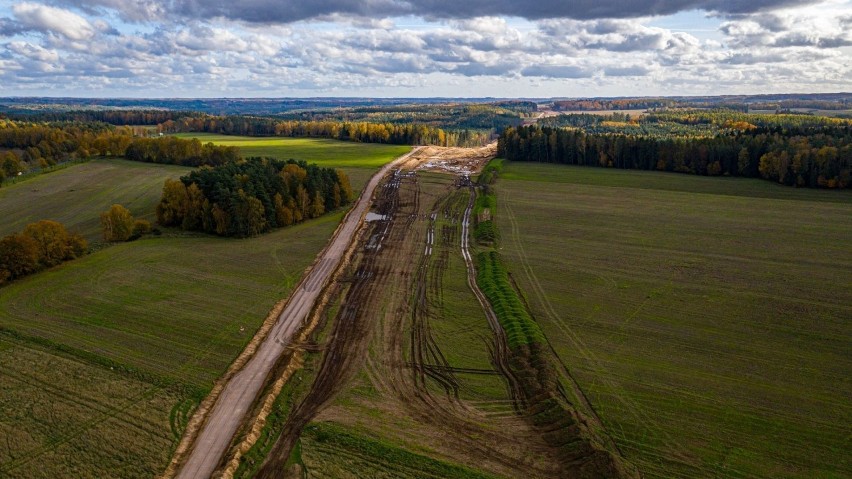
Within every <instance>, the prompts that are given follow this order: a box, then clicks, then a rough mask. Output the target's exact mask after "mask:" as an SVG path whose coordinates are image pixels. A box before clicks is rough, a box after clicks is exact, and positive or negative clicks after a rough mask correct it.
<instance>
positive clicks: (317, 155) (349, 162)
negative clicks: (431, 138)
mask: <svg viewBox="0 0 852 479" xmlns="http://www.w3.org/2000/svg"><path fill="white" fill-rule="evenodd" d="M175 136H178V137H181V138H198V139H199V140H201V141H202V142H203V143H207V142H213V143H215V144H217V145H225V146H236V147H238V148H239V149H240V154H241V155H242V156H244V157H250V156H271V157H273V158H281V159H284V160H287V159H290V158H292V159H296V160H305V161H307V162H308V163H316V164H318V165H319V166H323V167H327V168H341V169H343V170H344V171H346V173H347V174H348V175H349V177H350V180H351V182H352V188H354V189H355V190H361V189H362V188H363V187H364V185H365V184H366V183H367V180H368V179H369V178H370V176H372V174H373V172H374V171H375V170H376V169H377V168H379V167H381V166H382V165H384V164H386V163H388V162H389V161H391V160H393V159H394V158H396V157H398V156H400V155H403V154H405V153H407V152H409V151H410V150H411V147H410V146H406V145H382V144H378V143H355V142H351V141H336V140H325V139H320V138H269V137H250V136H229V135H214V134H211V133H179V134H177V135H175Z"/></svg>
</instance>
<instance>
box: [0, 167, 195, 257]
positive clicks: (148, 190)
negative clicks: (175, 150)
mask: <svg viewBox="0 0 852 479" xmlns="http://www.w3.org/2000/svg"><path fill="white" fill-rule="evenodd" d="M190 171H191V169H190V168H185V167H182V166H171V165H151V164H147V163H136V162H133V161H126V160H118V159H98V160H91V161H88V162H86V163H82V164H79V165H73V166H70V167H68V168H64V169H61V170H58V171H55V172H51V173H45V174H42V175H38V176H34V177H32V178H29V179H26V180H24V181H20V182H18V183H14V184H10V185H6V186H3V187H2V188H0V211H2V212H3V213H2V214H3V217H2V218H0V236H5V235H7V234H11V233H15V232H18V231H21V230H23V229H24V226H26V225H27V223H34V222H36V221H39V220H44V219H49V220H54V221H58V222H60V223H62V224H64V225H65V226H66V227H67V228H68V229H69V230H70V231H73V232H77V233H80V234H82V235H83V236H85V237H86V239H87V240H89V241H90V242H91V241H97V240H100V239H101V222H100V217H99V215H100V213H101V212H102V211H106V210H108V209H109V207H110V206H112V205H113V204H114V203H119V204H121V205H123V206H125V207H126V208H128V209H129V210H130V211H131V212H132V213H133V214H134V215H135V216H136V217H138V218H145V219H147V220H149V221H151V222H153V221H154V220H155V219H156V218H155V216H154V207H155V206H156V205H157V202H159V201H160V196H161V195H162V192H163V182H164V181H166V179H169V178H178V177H180V176H182V175H185V174H187V173H189V172H190Z"/></svg>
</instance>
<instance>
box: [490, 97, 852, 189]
mask: <svg viewBox="0 0 852 479" xmlns="http://www.w3.org/2000/svg"><path fill="white" fill-rule="evenodd" d="M623 119H624V118H622V117H619V120H623ZM584 121H589V125H588V126H589V129H588V130H587V129H585V128H584V127H564V128H559V127H548V126H539V125H531V126H524V127H519V128H508V129H506V130H505V131H504V132H503V134H502V135H501V136H500V139H499V142H498V148H499V152H500V154H501V155H502V156H504V157H505V158H507V159H509V160H512V161H537V162H546V163H561V164H570V165H586V166H601V167H610V168H622V169H639V170H660V171H674V172H680V173H689V174H696V175H709V176H716V175H728V176H743V177H752V178H764V179H767V180H771V181H775V182H778V183H781V184H784V185H790V186H800V187H812V188H850V187H852V121H849V120H841V119H836V118H824V117H812V116H803V115H746V114H738V113H735V112H729V111H709V112H708V111H681V112H670V113H663V114H660V115H657V116H654V115H649V116H648V117H647V118H646V119H643V120H642V121H628V122H624V121H612V120H606V119H604V120H600V121H599V120H594V121H592V120H591V119H589V118H581V119H580V120H579V121H578V122H577V123H578V124H581V123H583V122H584ZM607 122H608V124H607ZM643 123H644V124H647V125H652V128H645V129H643V128H641V125H642V124H643ZM600 125H603V126H604V127H605V128H608V130H606V131H600V130H596V128H597V127H598V126H600ZM702 125H703V126H704V127H703V128H698V127H701V126H702ZM693 127H695V128H696V130H695V131H694V132H693V133H690V129H691V128H693ZM589 130H590V131H589Z"/></svg>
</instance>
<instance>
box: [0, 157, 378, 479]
mask: <svg viewBox="0 0 852 479" xmlns="http://www.w3.org/2000/svg"><path fill="white" fill-rule="evenodd" d="M187 171H189V170H188V169H186V168H177V167H169V166H163V165H148V164H140V163H132V162H126V161H120V160H93V161H91V162H88V163H84V164H80V165H75V166H70V167H68V168H65V169H62V170H59V171H56V172H53V173H49V174H45V175H41V176H39V177H35V178H33V179H31V180H27V181H22V182H20V183H18V184H15V185H11V186H9V187H8V188H7V187H4V188H2V189H0V205H2V208H3V210H4V212H5V211H10V214H8V215H4V216H2V217H0V228H2V229H0V231H4V232H5V231H15V230H18V229H20V227H22V226H20V227H19V226H18V223H21V224H23V223H26V222H28V221H31V219H30V218H29V217H28V216H27V215H32V218H34V219H41V218H45V217H47V218H53V219H57V220H59V221H62V222H63V223H65V224H66V225H68V226H69V227H71V228H72V229H76V230H77V231H82V232H84V233H85V234H87V236H89V237H90V238H91V237H94V238H95V239H96V238H97V237H98V236H99V234H100V233H99V229H100V228H99V225H97V223H98V220H97V218H98V214H99V213H100V211H102V210H103V209H106V208H107V207H108V206H109V205H110V204H112V203H114V202H120V203H122V204H125V205H126V206H128V207H130V208H131V210H132V211H133V212H134V213H135V214H136V215H137V216H141V217H149V218H153V210H154V205H155V204H156V201H157V200H158V199H159V197H160V194H161V190H162V183H163V181H164V180H165V178H169V177H177V176H180V175H182V174H184V173H185V172H187ZM365 171H366V170H365ZM72 190H73V191H72ZM24 210H26V211H29V213H27V212H25V211H24ZM342 215H343V211H339V212H336V213H331V214H328V215H326V216H324V217H321V218H318V219H315V220H311V221H309V222H306V223H302V224H299V225H296V226H293V227H288V228H282V229H279V230H276V231H274V232H272V233H269V234H266V235H263V236H260V237H257V238H251V239H244V240H234V239H226V238H218V237H212V236H203V235H195V234H185V233H175V232H171V231H167V232H166V234H164V235H163V236H160V237H147V238H143V239H140V240H137V241H134V242H131V243H122V244H116V245H112V246H109V247H107V248H103V249H99V250H97V251H95V252H94V253H92V254H90V255H87V256H85V257H83V258H80V259H77V260H74V261H71V262H68V263H65V264H63V265H61V266H58V267H56V268H52V269H50V270H47V271H44V272H41V273H38V274H36V275H33V276H30V277H27V278H24V279H21V280H19V281H16V282H14V283H12V284H10V285H7V286H5V287H3V288H0V417H2V420H0V440H3V444H4V446H3V447H0V476H2V477H7V476H11V477H140V478H142V477H152V476H154V475H156V474H158V473H159V472H161V471H162V470H163V468H164V467H165V466H166V463H167V462H168V460H169V458H170V454H171V451H172V448H173V447H174V446H175V445H176V443H177V441H178V440H179V438H180V436H181V434H182V432H183V427H184V424H185V421H186V419H187V416H188V415H189V414H190V413H191V412H192V409H193V408H194V407H195V405H196V404H197V401H198V400H199V398H200V397H201V396H202V395H203V394H205V393H206V392H207V391H208V390H209V388H210V386H211V385H212V384H213V382H214V381H215V380H216V378H218V377H219V376H220V375H221V374H222V373H223V372H224V371H225V370H226V368H227V367H228V365H229V364H230V363H231V362H232V361H233V359H234V358H235V357H236V356H237V355H238V354H239V352H240V351H241V350H242V349H243V348H244V346H245V344H246V343H247V342H248V341H249V340H250V338H251V337H252V336H253V334H254V333H255V331H256V330H257V328H258V327H259V325H260V324H261V322H262V321H263V320H264V318H265V317H266V315H267V314H268V312H269V310H270V309H271V308H272V306H273V305H274V304H275V303H276V302H277V301H279V300H281V299H283V298H285V297H286V296H287V295H288V294H289V292H290V291H291V289H292V287H293V286H294V285H295V283H296V282H297V281H298V279H299V278H300V277H301V275H302V274H303V272H304V270H305V268H306V267H307V266H308V265H309V264H310V263H311V262H312V261H313V259H314V258H315V256H316V254H317V253H318V252H319V251H320V250H321V249H322V248H323V247H324V246H325V244H326V242H327V241H328V238H329V237H330V236H331V234H332V232H333V231H334V229H335V228H336V227H337V224H338V223H339V221H340V219H341V217H342ZM90 218H94V223H92V220H91V219H90ZM87 225H88V226H87Z"/></svg>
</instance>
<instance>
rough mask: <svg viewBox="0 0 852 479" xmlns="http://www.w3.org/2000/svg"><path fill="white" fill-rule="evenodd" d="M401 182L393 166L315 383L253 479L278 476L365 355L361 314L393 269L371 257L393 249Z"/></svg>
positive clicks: (366, 326) (367, 324)
mask: <svg viewBox="0 0 852 479" xmlns="http://www.w3.org/2000/svg"><path fill="white" fill-rule="evenodd" d="M402 182H403V179H402V178H401V175H400V172H399V170H395V171H393V172H392V173H391V175H390V177H389V179H388V180H387V181H386V182H385V183H384V184H383V185H382V187H381V188H380V189H379V196H378V198H377V199H376V200H375V208H374V209H375V210H377V212H378V214H380V215H381V216H382V217H383V219H381V220H378V221H373V222H371V223H370V224H368V225H367V226H365V227H364V228H363V230H362V231H361V232H360V236H359V237H360V241H359V242H360V243H361V244H364V245H365V246H364V247H363V248H362V249H361V251H360V252H359V254H358V256H359V257H358V261H357V262H356V264H357V266H356V267H355V271H354V273H353V275H352V280H351V283H350V286H349V288H348V290H347V291H346V293H345V299H344V301H343V303H342V306H341V309H340V311H339V312H338V314H337V317H336V318H335V321H334V325H333V327H332V331H331V335H330V338H329V340H328V343H327V345H326V350H325V354H324V355H323V358H322V362H321V364H320V367H319V370H318V372H317V374H316V378H315V379H314V383H313V385H312V386H311V389H310V391H309V392H308V394H307V396H305V398H304V399H303V400H302V401H301V402H300V403H299V404H298V405H297V406H296V407H295V408H294V410H293V412H292V413H291V415H290V417H289V418H288V420H287V422H286V424H285V425H284V429H283V431H282V433H281V436H280V438H279V439H278V441H277V442H276V444H275V446H274V447H273V449H272V451H271V452H270V454H269V456H268V458H267V461H266V462H265V463H264V465H263V466H262V467H261V469H260V471H258V475H257V477H258V478H275V477H280V475H281V473H282V470H283V467H282V465H283V464H286V462H287V459H288V458H289V456H290V451H291V450H292V448H293V446H294V445H295V441H296V440H297V439H298V438H299V436H300V435H301V432H302V429H303V428H304V427H305V426H306V425H307V424H308V423H309V422H310V421H311V419H313V418H314V417H315V416H316V415H317V413H318V412H319V411H320V410H321V409H322V408H323V407H324V406H325V405H326V404H328V402H329V401H331V399H333V398H334V396H335V395H336V394H337V393H338V392H339V391H340V390H341V389H342V388H343V387H344V385H345V384H346V383H347V382H348V381H349V379H351V377H352V375H354V374H355V372H356V371H357V369H358V366H360V364H361V362H362V360H363V358H364V356H365V353H366V348H367V346H368V344H369V337H370V334H371V331H372V329H373V321H372V320H373V318H371V317H370V315H368V314H366V313H367V312H368V311H369V307H370V305H372V304H373V303H374V302H375V300H376V294H377V292H379V291H380V290H379V288H376V287H374V283H377V282H381V281H383V280H387V277H388V275H389V274H390V273H392V270H391V269H390V268H388V267H387V266H383V265H380V264H377V261H376V260H377V258H378V257H379V256H384V253H385V252H386V251H392V250H388V249H385V248H384V246H385V242H386V241H393V239H394V236H395V231H394V230H395V229H394V228H393V225H394V222H395V221H396V219H397V216H398V215H397V210H398V208H399V207H400V201H399V188H400V186H401V185H402Z"/></svg>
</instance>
